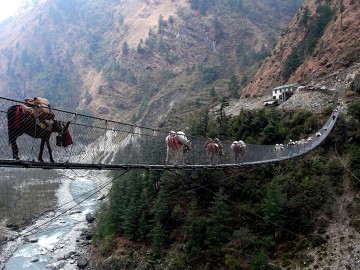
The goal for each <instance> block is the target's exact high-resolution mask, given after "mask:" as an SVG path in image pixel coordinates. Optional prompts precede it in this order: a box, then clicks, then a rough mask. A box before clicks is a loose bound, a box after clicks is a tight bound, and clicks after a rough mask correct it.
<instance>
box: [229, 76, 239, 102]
mask: <svg viewBox="0 0 360 270" xmlns="http://www.w3.org/2000/svg"><path fill="white" fill-rule="evenodd" d="M228 87H229V90H230V93H231V95H232V97H233V98H240V95H239V88H240V83H239V80H238V79H237V77H236V75H235V74H233V75H231V77H230V81H229V82H228Z"/></svg>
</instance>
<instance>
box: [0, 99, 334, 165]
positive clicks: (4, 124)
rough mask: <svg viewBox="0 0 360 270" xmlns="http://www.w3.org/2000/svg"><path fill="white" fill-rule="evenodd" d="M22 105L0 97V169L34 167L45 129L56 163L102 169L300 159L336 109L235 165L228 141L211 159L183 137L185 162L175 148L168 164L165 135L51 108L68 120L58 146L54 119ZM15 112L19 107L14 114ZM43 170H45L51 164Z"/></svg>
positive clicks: (251, 149) (248, 152)
mask: <svg viewBox="0 0 360 270" xmlns="http://www.w3.org/2000/svg"><path fill="white" fill-rule="evenodd" d="M19 105H20V106H19ZM24 105H27V104H25V103H24V102H21V101H17V100H12V99H8V98H1V97H0V123H1V125H0V132H1V134H2V136H1V137H0V160H1V165H0V166H4V165H8V164H9V161H11V165H12V166H17V165H18V166H19V167H21V164H22V163H23V162H28V163H29V162H30V163H33V164H38V163H39V162H38V158H39V152H40V146H41V140H42V139H41V138H44V136H43V135H41V134H44V133H46V132H48V131H50V133H51V136H50V139H49V145H50V149H51V152H52V156H53V159H54V162H55V164H96V165H104V166H105V167H106V166H109V165H111V166H112V168H116V166H117V165H119V166H124V165H126V166H128V167H132V166H134V167H136V166H139V165H141V166H144V167H147V166H148V167H151V166H170V167H171V166H172V165H174V164H175V166H184V165H185V167H191V166H193V167H208V166H214V165H215V166H244V165H248V164H261V163H268V162H276V161H280V160H284V159H288V158H293V157H296V156H299V155H303V154H305V153H307V152H309V151H310V150H312V149H313V148H315V147H317V146H318V145H319V144H320V143H321V142H322V141H323V140H324V139H325V138H326V136H327V135H328V134H329V133H330V131H331V130H332V128H333V126H334V124H335V122H336V119H337V117H338V110H339V108H336V109H335V111H334V114H332V115H331V116H330V118H329V119H328V121H327V122H326V124H325V125H324V126H323V127H322V128H321V129H320V130H319V131H318V132H317V135H316V134H313V135H312V136H311V137H312V139H308V138H306V139H305V138H304V139H303V140H299V141H298V142H297V143H296V144H294V145H292V144H289V145H284V146H283V147H282V149H280V150H279V151H277V150H276V147H275V145H255V144H247V145H246V149H245V152H244V154H243V155H241V156H240V159H239V163H237V162H235V156H234V153H233V151H232V149H231V144H232V142H230V141H222V142H221V144H222V149H223V155H222V156H221V157H219V159H218V160H216V161H211V159H210V157H209V156H208V155H207V151H206V150H205V148H204V144H205V142H206V140H207V138H200V137H191V136H187V138H188V139H189V140H190V142H191V150H190V151H189V152H188V153H186V154H184V155H183V162H182V161H181V160H178V161H177V163H176V162H175V159H176V158H175V156H174V155H175V153H174V151H173V149H170V151H169V160H168V161H167V162H166V153H167V146H168V144H167V142H165V138H166V136H167V135H168V133H169V132H168V131H163V130H157V129H153V128H149V127H142V126H137V125H131V124H128V123H122V122H118V121H112V120H107V119H101V118H97V117H90V116H87V115H83V114H77V113H73V112H68V111H64V110H58V109H56V108H52V111H53V113H54V115H55V122H56V121H58V123H60V125H61V127H65V125H66V123H67V122H70V125H69V127H68V131H69V133H70V135H71V137H72V142H73V143H72V144H71V145H68V146H67V147H57V146H56V135H58V134H63V132H64V130H59V129H56V127H55V126H56V125H55V124H54V122H53V121H49V122H46V124H43V122H44V121H42V120H41V119H40V120H39V119H37V120H34V119H35V118H36V116H34V114H33V112H32V111H33V110H34V108H31V107H29V106H24ZM14 106H16V107H14ZM10 108H12V113H9V111H10ZM14 108H19V109H17V110H16V109H15V110H14ZM14 134H15V135H16V136H15V137H16V145H17V147H18V157H19V161H18V160H15V159H16V155H14V151H13V147H12V145H11V144H10V142H11V140H13V141H14V138H12V139H11V136H12V135H14ZM29 134H30V135H29ZM34 137H35V138H34ZM36 137H37V138H36ZM45 137H46V136H45ZM239 139H240V138H239ZM43 152H44V153H43V160H44V162H43V163H44V164H45V163H48V162H49V161H50V160H51V157H50V156H49V151H48V149H47V145H46V143H45V146H44V151H43ZM214 163H216V164H214ZM39 167H41V165H39ZM47 167H48V168H49V165H47ZM50 167H51V166H50ZM75 167H76V166H75ZM79 167H81V166H79ZM88 167H89V166H88ZM90 167H91V166H90ZM54 168H56V166H54ZM97 168H99V167H97Z"/></svg>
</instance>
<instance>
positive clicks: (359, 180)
mask: <svg viewBox="0 0 360 270" xmlns="http://www.w3.org/2000/svg"><path fill="white" fill-rule="evenodd" d="M335 153H336V156H337V158H338V159H339V160H340V162H341V164H342V165H343V166H344V168H345V169H346V170H347V171H348V172H349V173H350V174H351V175H352V176H353V177H354V178H355V179H356V180H357V181H358V182H360V179H359V178H358V177H357V176H356V175H355V174H354V173H353V172H352V171H350V169H349V168H348V167H347V166H346V165H345V163H344V162H343V161H342V159H341V158H340V156H339V154H338V151H337V148H336V142H335Z"/></svg>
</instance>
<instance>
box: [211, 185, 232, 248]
mask: <svg viewBox="0 0 360 270" xmlns="http://www.w3.org/2000/svg"><path fill="white" fill-rule="evenodd" d="M225 201H226V197H225V195H224V192H223V190H222V189H220V190H219V192H218V193H216V194H215V196H214V201H213V202H212V207H211V209H210V215H209V217H208V219H207V230H206V245H207V246H208V248H209V249H210V250H212V251H214V252H219V251H220V250H221V247H222V246H223V245H224V244H225V243H226V242H227V241H228V237H229V231H228V230H229V227H228V222H229V212H228V210H227V206H226V203H225Z"/></svg>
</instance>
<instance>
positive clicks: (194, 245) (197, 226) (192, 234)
mask: <svg viewBox="0 0 360 270" xmlns="http://www.w3.org/2000/svg"><path fill="white" fill-rule="evenodd" d="M196 210H197V201H196V200H195V199H194V200H192V201H191V203H190V206H189V212H188V214H187V216H186V221H185V228H184V229H185V233H186V242H185V245H184V248H185V252H187V253H188V254H190V255H191V254H195V253H197V251H198V250H200V249H201V247H202V246H203V241H204V235H203V234H202V231H203V228H204V225H205V224H204V221H203V219H202V218H201V217H198V216H197V214H196Z"/></svg>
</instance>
